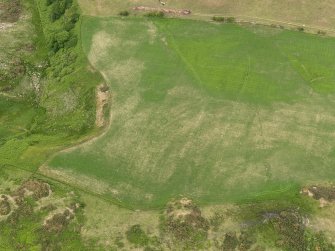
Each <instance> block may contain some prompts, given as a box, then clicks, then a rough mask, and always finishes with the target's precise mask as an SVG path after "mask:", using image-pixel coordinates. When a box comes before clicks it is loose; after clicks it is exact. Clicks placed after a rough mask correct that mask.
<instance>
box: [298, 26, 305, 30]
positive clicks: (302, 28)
mask: <svg viewBox="0 0 335 251" xmlns="http://www.w3.org/2000/svg"><path fill="white" fill-rule="evenodd" d="M297 30H298V31H304V30H305V28H304V27H298V28H297Z"/></svg>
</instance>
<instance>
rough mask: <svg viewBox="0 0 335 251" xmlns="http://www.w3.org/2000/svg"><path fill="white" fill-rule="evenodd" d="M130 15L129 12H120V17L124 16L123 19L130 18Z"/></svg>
mask: <svg viewBox="0 0 335 251" xmlns="http://www.w3.org/2000/svg"><path fill="white" fill-rule="evenodd" d="M129 14H130V13H129V11H127V10H124V11H120V12H119V15H120V16H123V17H127V16H129Z"/></svg>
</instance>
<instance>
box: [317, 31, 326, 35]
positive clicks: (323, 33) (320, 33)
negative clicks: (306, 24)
mask: <svg viewBox="0 0 335 251" xmlns="http://www.w3.org/2000/svg"><path fill="white" fill-rule="evenodd" d="M318 35H321V36H325V35H327V33H326V32H325V31H322V30H318Z"/></svg>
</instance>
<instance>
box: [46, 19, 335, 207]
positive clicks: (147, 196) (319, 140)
mask: <svg viewBox="0 0 335 251" xmlns="http://www.w3.org/2000/svg"><path fill="white" fill-rule="evenodd" d="M82 40H83V48H84V51H85V52H86V53H87V55H88V58H89V60H90V62H91V63H92V65H93V66H95V67H96V68H97V69H99V70H100V71H101V72H102V73H103V75H104V76H105V78H106V80H107V81H108V83H109V85H110V87H111V92H112V107H111V110H112V117H113V118H112V123H111V127H110V128H109V130H108V132H107V133H106V134H105V135H104V136H103V137H101V138H99V139H97V140H96V141H93V142H91V143H90V144H85V145H83V146H82V147H79V148H77V149H72V150H70V151H66V152H63V153H60V154H58V155H57V156H55V157H54V158H53V159H52V160H51V161H50V163H49V167H50V168H51V169H52V170H53V171H54V172H56V173H58V174H60V173H61V174H62V175H61V176H60V177H62V178H63V179H65V180H66V179H67V178H66V177H68V180H71V182H72V183H73V182H74V183H76V180H77V182H78V184H79V183H80V181H82V182H81V183H85V182H86V183H87V184H88V186H89V187H90V189H91V190H92V189H93V190H94V191H96V192H99V193H101V194H104V195H105V196H107V197H113V198H116V199H118V200H120V201H122V202H123V203H125V204H126V205H128V206H131V207H146V208H147V207H161V206H163V205H164V204H165V203H166V202H167V201H168V200H169V199H170V198H171V197H175V196H178V195H181V194H182V195H186V196H188V197H191V198H194V199H196V200H197V201H199V202H200V203H202V204H213V203H214V204H217V203H224V202H231V201H241V200H247V199H255V198H259V199H261V198H268V197H276V196H277V195H278V194H282V193H285V191H288V190H290V189H291V188H294V189H295V188H296V187H295V186H296V185H299V184H305V183H311V182H319V181H332V180H334V178H335V176H334V172H333V170H332V166H333V164H334V162H335V151H334V143H335V138H334V135H333V129H332V128H334V124H335V119H334V115H335V114H334V110H333V100H334V91H335V88H334V87H335V85H334V84H335V74H334V72H333V71H332V69H334V64H335V63H334V61H333V59H334V57H335V55H334V54H335V50H334V49H335V40H334V39H332V38H321V37H318V36H315V35H308V34H304V33H299V32H293V31H285V30H280V29H278V30H276V29H269V28H267V27H261V26H238V25H233V24H227V25H216V24H211V23H208V22H202V21H188V20H177V19H151V20H149V19H143V18H128V19H121V18H112V17H111V18H97V17H86V18H85V19H84V20H83V23H82ZM71 177H72V178H71ZM74 177H76V178H74ZM92 184H94V185H92Z"/></svg>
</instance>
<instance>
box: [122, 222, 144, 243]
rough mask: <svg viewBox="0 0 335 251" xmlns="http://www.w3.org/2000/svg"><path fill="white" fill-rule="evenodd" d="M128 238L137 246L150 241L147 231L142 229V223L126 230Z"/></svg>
mask: <svg viewBox="0 0 335 251" xmlns="http://www.w3.org/2000/svg"><path fill="white" fill-rule="evenodd" d="M126 236H127V240H128V241H129V242H130V243H133V244H135V245H137V246H141V247H143V246H146V245H148V243H149V238H148V236H147V235H146V233H145V232H144V231H143V230H142V228H141V226H140V225H134V226H132V227H131V228H130V229H129V230H128V231H127V232H126Z"/></svg>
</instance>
